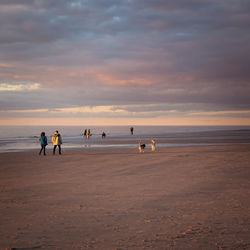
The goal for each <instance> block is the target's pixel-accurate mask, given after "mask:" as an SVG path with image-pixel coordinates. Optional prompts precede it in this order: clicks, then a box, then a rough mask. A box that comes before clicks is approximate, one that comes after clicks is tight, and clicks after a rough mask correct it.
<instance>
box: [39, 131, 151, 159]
mask: <svg viewBox="0 0 250 250" xmlns="http://www.w3.org/2000/svg"><path fill="white" fill-rule="evenodd" d="M130 132H131V135H133V132H134V128H133V127H131V128H130ZM91 135H92V134H91V133H90V129H85V130H84V133H83V136H86V137H87V139H89V138H90V136H91ZM105 137H106V134H105V132H102V138H105ZM51 140H52V144H53V146H54V147H53V155H55V152H56V148H57V147H58V151H59V154H62V152H61V145H62V136H61V135H60V134H59V132H58V130H56V131H55V133H54V135H53V136H52V139H51ZM39 141H40V144H41V149H40V152H39V155H41V154H42V153H43V154H44V155H46V152H45V151H46V146H47V145H48V140H47V137H46V135H45V132H42V133H41V136H40V138H39ZM145 147H146V144H141V143H139V152H140V153H141V152H144V148H145ZM151 149H152V151H155V141H154V140H152V141H151Z"/></svg>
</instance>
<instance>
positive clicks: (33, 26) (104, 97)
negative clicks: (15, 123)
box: [0, 0, 250, 112]
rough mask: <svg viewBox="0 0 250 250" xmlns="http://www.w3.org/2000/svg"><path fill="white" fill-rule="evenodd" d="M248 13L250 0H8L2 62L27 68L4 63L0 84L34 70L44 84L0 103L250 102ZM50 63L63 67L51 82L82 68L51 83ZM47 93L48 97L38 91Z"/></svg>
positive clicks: (0, 14) (2, 16)
mask: <svg viewBox="0 0 250 250" xmlns="http://www.w3.org/2000/svg"><path fill="white" fill-rule="evenodd" d="M249 12H250V3H249V1H246V0H240V1H235V0H229V1H223V2H222V1H219V2H218V1H215V0H206V1H200V0H189V1H185V0H176V1H166V0H148V1H143V0H120V1H115V0H102V1H101V0H91V1H90V0H89V1H88V0H82V1H81V0H72V1H66V0H60V1H59V0H57V1H56V0H55V1H49V0H44V1H38V0H33V1H32V0H27V1H25V0H18V1H17V0H16V1H7V0H2V1H1V2H0V23H1V25H0V34H1V35H0V52H1V53H0V65H1V63H2V64H3V63H7V64H10V65H12V64H13V65H15V63H17V62H18V63H19V65H20V62H22V63H23V65H22V67H21V68H22V69H21V70H20V67H19V69H17V68H16V66H13V68H11V66H10V68H8V70H7V69H6V67H4V68H3V67H2V68H1V66H0V84H1V82H3V81H6V80H11V79H10V78H11V73H13V74H16V72H17V71H18V74H22V73H23V74H24V75H29V74H30V73H32V74H34V75H36V74H37V75H38V76H39V77H37V78H38V82H39V83H41V84H42V86H44V88H43V89H41V90H40V92H37V91H33V92H28V93H2V94H1V96H0V97H1V99H0V102H1V109H16V108H17V107H18V108H20V109H25V108H30V107H32V108H35V107H36V108H53V107H55V108H62V107H71V106H77V105H78V106H83V105H93V106H95V105H126V104H142V103H145V104H159V103H160V104H167V105H178V104H181V106H182V108H180V109H183V108H184V106H185V105H186V107H190V109H196V110H198V105H200V107H204V110H205V109H206V108H205V107H207V106H209V105H210V106H209V107H211V109H213V108H214V109H216V110H218V109H219V108H218V107H221V109H223V110H225V109H229V108H230V109H231V108H234V109H239V108H241V109H247V108H250V101H249V95H250V71H249V69H248V65H249V64H250V56H249V51H250V42H249V41H250V33H249V27H250V15H249ZM30 65H32V68H31V67H30ZM46 66H48V67H49V66H51V67H56V68H57V70H58V71H55V74H54V78H55V79H56V78H59V77H60V75H63V74H65V73H66V72H67V71H72V72H73V71H76V70H74V68H77V69H78V72H77V73H79V71H81V69H79V68H81V67H82V71H84V74H83V76H82V77H79V78H74V79H69V78H67V77H63V76H64V75H63V76H62V77H61V79H60V83H59V84H54V81H53V77H52V76H50V75H49V74H47V72H46V70H45V67H46ZM12 71H13V72H12ZM14 71H15V72H14ZM41 71H43V72H41ZM86 72H87V73H86ZM88 72H94V73H88ZM1 73H2V76H1ZM69 73H70V72H69ZM42 74H44V75H45V76H43V77H41V75H42ZM95 74H96V75H97V74H100V75H102V77H99V78H98V77H97V76H96V75H95ZM89 75H91V76H90V77H87V76H89ZM110 76H112V77H113V78H112V81H111V82H110V83H108V80H105V81H104V79H109V78H110ZM46 77H47V78H46ZM39 80H40V81H39ZM140 81H141V82H140ZM145 81H147V82H148V83H147V84H143V82H145ZM119 82H122V84H119ZM69 85H70V86H72V89H69V88H68V86H69ZM46 88H48V89H47V90H46ZM45 92H46V97H45V100H46V101H43V100H41V99H40V97H39V93H45ZM55 92H56V93H60V96H62V97H63V98H61V99H60V98H55V97H54V95H53V94H54V93H55ZM13 95H14V98H10V97H11V96H12V97H13ZM62 100H64V101H62ZM193 104H196V105H193ZM171 107H172V106H171ZM158 108H159V109H160V108H162V110H165V109H166V105H160V106H158ZM208 109H209V110H210V108H208ZM138 112H139V111H138Z"/></svg>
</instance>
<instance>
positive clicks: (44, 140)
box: [39, 132, 48, 155]
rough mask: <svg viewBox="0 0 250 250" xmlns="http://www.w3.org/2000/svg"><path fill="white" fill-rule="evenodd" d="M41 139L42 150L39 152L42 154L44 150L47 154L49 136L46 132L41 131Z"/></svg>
mask: <svg viewBox="0 0 250 250" xmlns="http://www.w3.org/2000/svg"><path fill="white" fill-rule="evenodd" d="M39 141H40V144H41V150H40V152H39V155H41V153H42V151H43V154H44V155H46V153H45V147H46V146H47V145H48V142H47V137H46V136H45V132H42V133H41V136H40V138H39Z"/></svg>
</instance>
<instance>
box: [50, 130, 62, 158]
mask: <svg viewBox="0 0 250 250" xmlns="http://www.w3.org/2000/svg"><path fill="white" fill-rule="evenodd" d="M52 143H53V145H54V148H53V155H54V154H55V152H56V147H57V146H58V149H59V155H60V154H61V144H62V136H61V135H60V134H59V133H58V130H56V131H55V134H54V135H53V136H52Z"/></svg>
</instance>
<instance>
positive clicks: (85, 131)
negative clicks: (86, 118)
mask: <svg viewBox="0 0 250 250" xmlns="http://www.w3.org/2000/svg"><path fill="white" fill-rule="evenodd" d="M86 135H87V129H86V128H85V130H84V133H83V136H86Z"/></svg>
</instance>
